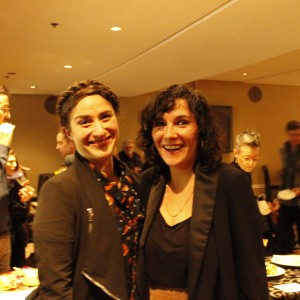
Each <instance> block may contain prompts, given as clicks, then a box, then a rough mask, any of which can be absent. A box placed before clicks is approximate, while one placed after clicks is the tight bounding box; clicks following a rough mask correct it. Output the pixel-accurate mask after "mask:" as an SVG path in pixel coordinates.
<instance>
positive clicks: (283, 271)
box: [267, 266, 285, 278]
mask: <svg viewBox="0 0 300 300" xmlns="http://www.w3.org/2000/svg"><path fill="white" fill-rule="evenodd" d="M275 267H276V273H274V274H269V275H267V277H268V278H272V277H277V276H281V275H283V274H284V273H285V269H283V268H280V267H277V266H275Z"/></svg>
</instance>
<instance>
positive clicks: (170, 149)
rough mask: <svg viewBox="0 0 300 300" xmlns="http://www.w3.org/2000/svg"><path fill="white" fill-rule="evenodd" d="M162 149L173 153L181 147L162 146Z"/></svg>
mask: <svg viewBox="0 0 300 300" xmlns="http://www.w3.org/2000/svg"><path fill="white" fill-rule="evenodd" d="M164 148H165V149H166V150H168V151H175V150H180V149H181V148H182V146H180V145H167V146H164Z"/></svg>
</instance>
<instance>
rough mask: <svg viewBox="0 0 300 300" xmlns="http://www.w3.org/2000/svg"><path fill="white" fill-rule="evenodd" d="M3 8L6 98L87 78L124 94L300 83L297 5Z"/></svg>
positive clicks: (6, 0) (48, 4)
mask: <svg viewBox="0 0 300 300" xmlns="http://www.w3.org/2000/svg"><path fill="white" fill-rule="evenodd" d="M1 7H2V8H1V12H0V22H1V26H0V39H1V43H0V76H1V80H0V84H4V85H5V86H7V87H8V89H9V90H10V91H11V93H12V94H49V95H51V94H53V95H56V94H59V93H61V92H62V91H63V90H65V89H66V88H67V87H68V86H70V85H71V84H73V83H74V82H75V81H79V80H85V79H97V80H100V81H103V82H104V83H106V84H107V85H109V86H110V87H111V88H112V89H113V91H114V92H115V93H117V94H118V95H119V96H124V97H126V96H136V95H140V94H145V93H148V92H152V91H155V90H158V89H160V88H163V87H166V86H168V85H170V84H173V83H185V82H191V81H194V80H222V81H238V82H246V83H250V84H253V85H259V84H279V85H293V86H300V4H299V1H298V0H240V1H238V0H232V1H225V0H149V1H148V0H85V1H81V0H30V1H28V0H1ZM51 23H58V25H57V26H53V25H51ZM112 26H120V27H122V30H121V31H119V32H113V31H111V30H110V28H111V27H112ZM64 65H72V66H73V68H72V69H65V68H64V67H63V66H64ZM243 72H247V73H248V75H247V76H243V75H242V73H243ZM31 85H35V86H36V87H37V88H36V89H31V88H30V86H31Z"/></svg>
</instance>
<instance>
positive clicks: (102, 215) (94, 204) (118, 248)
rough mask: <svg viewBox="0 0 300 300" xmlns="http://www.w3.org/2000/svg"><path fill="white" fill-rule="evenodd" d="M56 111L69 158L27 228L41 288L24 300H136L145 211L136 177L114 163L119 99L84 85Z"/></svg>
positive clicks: (62, 99) (66, 96) (71, 92)
mask: <svg viewBox="0 0 300 300" xmlns="http://www.w3.org/2000/svg"><path fill="white" fill-rule="evenodd" d="M57 112H58V115H59V118H60V122H61V126H62V127H63V129H64V131H65V133H66V135H67V136H68V138H70V139H71V140H72V141H73V142H74V144H75V148H76V154H75V160H74V162H73V164H72V165H71V166H70V167H69V168H68V169H67V170H66V171H65V172H62V173H60V174H58V175H57V176H53V177H51V178H50V179H49V180H47V181H46V182H45V184H44V185H43V186H42V189H41V192H40V195H39V198H38V202H39V205H38V209H37V213H36V216H35V219H34V227H33V233H34V243H35V250H36V261H37V267H38V269H39V278H40V286H39V288H38V289H37V290H36V291H34V292H33V293H32V294H31V295H30V296H28V298H27V299H73V300H77V299H78V300H82V299H101V300H107V299H122V300H123V299H124V300H126V299H135V286H136V284H135V269H136V256H137V248H138V241H139V235H140V230H141V226H142V223H143V219H144V208H143V205H142V203H141V200H140V197H139V194H138V192H137V189H138V186H137V183H136V181H135V180H134V177H137V176H138V175H137V174H134V172H130V171H129V170H128V169H126V168H125V166H124V165H123V164H121V162H120V161H119V160H117V159H115V158H114V157H113V152H114V149H115V146H116V143H117V140H118V137H119V127H118V121H117V114H118V112H119V100H118V98H117V96H116V95H115V94H114V93H113V92H112V91H111V90H110V89H109V88H108V87H106V86H105V85H104V84H102V83H100V82H98V81H95V80H87V81H82V82H78V83H75V84H74V85H73V86H71V87H70V88H68V90H67V91H66V92H65V93H64V94H63V95H62V96H61V97H60V98H59V100H58V104H57Z"/></svg>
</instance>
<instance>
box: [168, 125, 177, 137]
mask: <svg viewBox="0 0 300 300" xmlns="http://www.w3.org/2000/svg"><path fill="white" fill-rule="evenodd" d="M174 137H176V130H175V128H174V126H172V125H169V126H166V127H165V138H174Z"/></svg>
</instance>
